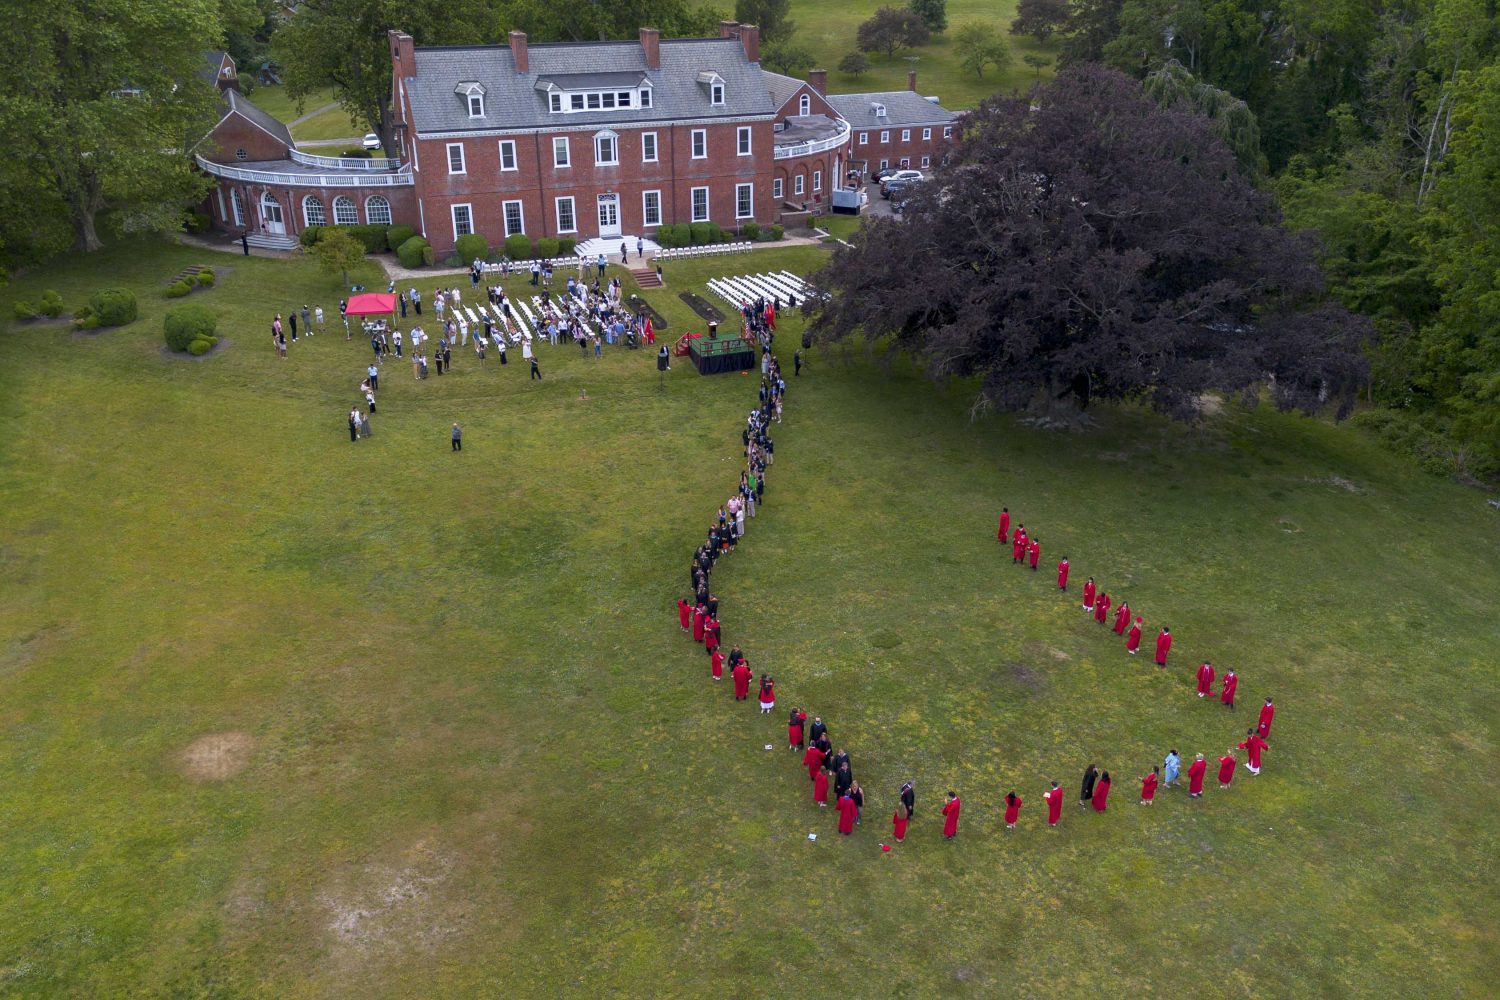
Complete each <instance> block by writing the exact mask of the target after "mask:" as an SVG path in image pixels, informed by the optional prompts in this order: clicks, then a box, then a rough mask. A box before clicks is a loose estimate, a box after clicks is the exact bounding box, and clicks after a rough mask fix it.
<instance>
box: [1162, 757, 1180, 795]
mask: <svg viewBox="0 0 1500 1000" xmlns="http://www.w3.org/2000/svg"><path fill="white" fill-rule="evenodd" d="M1161 766H1162V772H1163V773H1162V784H1163V786H1165V787H1167V788H1171V787H1172V786H1173V785H1174V784H1176V782H1177V776H1178V775H1179V774H1181V773H1182V758H1181V757H1179V756H1177V751H1176V750H1168V751H1167V757H1166V760H1163V761H1162V762H1161Z"/></svg>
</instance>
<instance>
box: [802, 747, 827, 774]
mask: <svg viewBox="0 0 1500 1000" xmlns="http://www.w3.org/2000/svg"><path fill="white" fill-rule="evenodd" d="M802 766H803V767H805V768H807V777H808V778H809V779H810V780H813V781H816V780H817V777H818V772H819V771H821V770H823V751H822V750H819V749H818V748H817V747H808V748H807V753H805V754H803V755H802Z"/></svg>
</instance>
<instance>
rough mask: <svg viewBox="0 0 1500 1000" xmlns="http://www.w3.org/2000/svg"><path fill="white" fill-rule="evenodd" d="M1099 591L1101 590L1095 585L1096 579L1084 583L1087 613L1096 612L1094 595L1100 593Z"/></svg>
mask: <svg viewBox="0 0 1500 1000" xmlns="http://www.w3.org/2000/svg"><path fill="white" fill-rule="evenodd" d="M1098 589H1099V588H1098V587H1096V586H1095V585H1094V578H1093V577H1089V578H1088V579H1087V580H1085V581H1084V583H1083V610H1085V611H1093V610H1094V594H1096V593H1097V592H1098Z"/></svg>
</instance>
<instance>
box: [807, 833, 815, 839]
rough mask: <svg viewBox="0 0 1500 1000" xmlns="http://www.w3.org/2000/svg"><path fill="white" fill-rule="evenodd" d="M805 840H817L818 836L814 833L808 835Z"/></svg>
mask: <svg viewBox="0 0 1500 1000" xmlns="http://www.w3.org/2000/svg"><path fill="white" fill-rule="evenodd" d="M807 839H808V840H817V839H818V835H817V834H816V833H809V834H808V835H807Z"/></svg>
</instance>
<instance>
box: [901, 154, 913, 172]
mask: <svg viewBox="0 0 1500 1000" xmlns="http://www.w3.org/2000/svg"><path fill="white" fill-rule="evenodd" d="M901 169H902V170H910V169H911V157H910V156H903V157H901Z"/></svg>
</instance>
